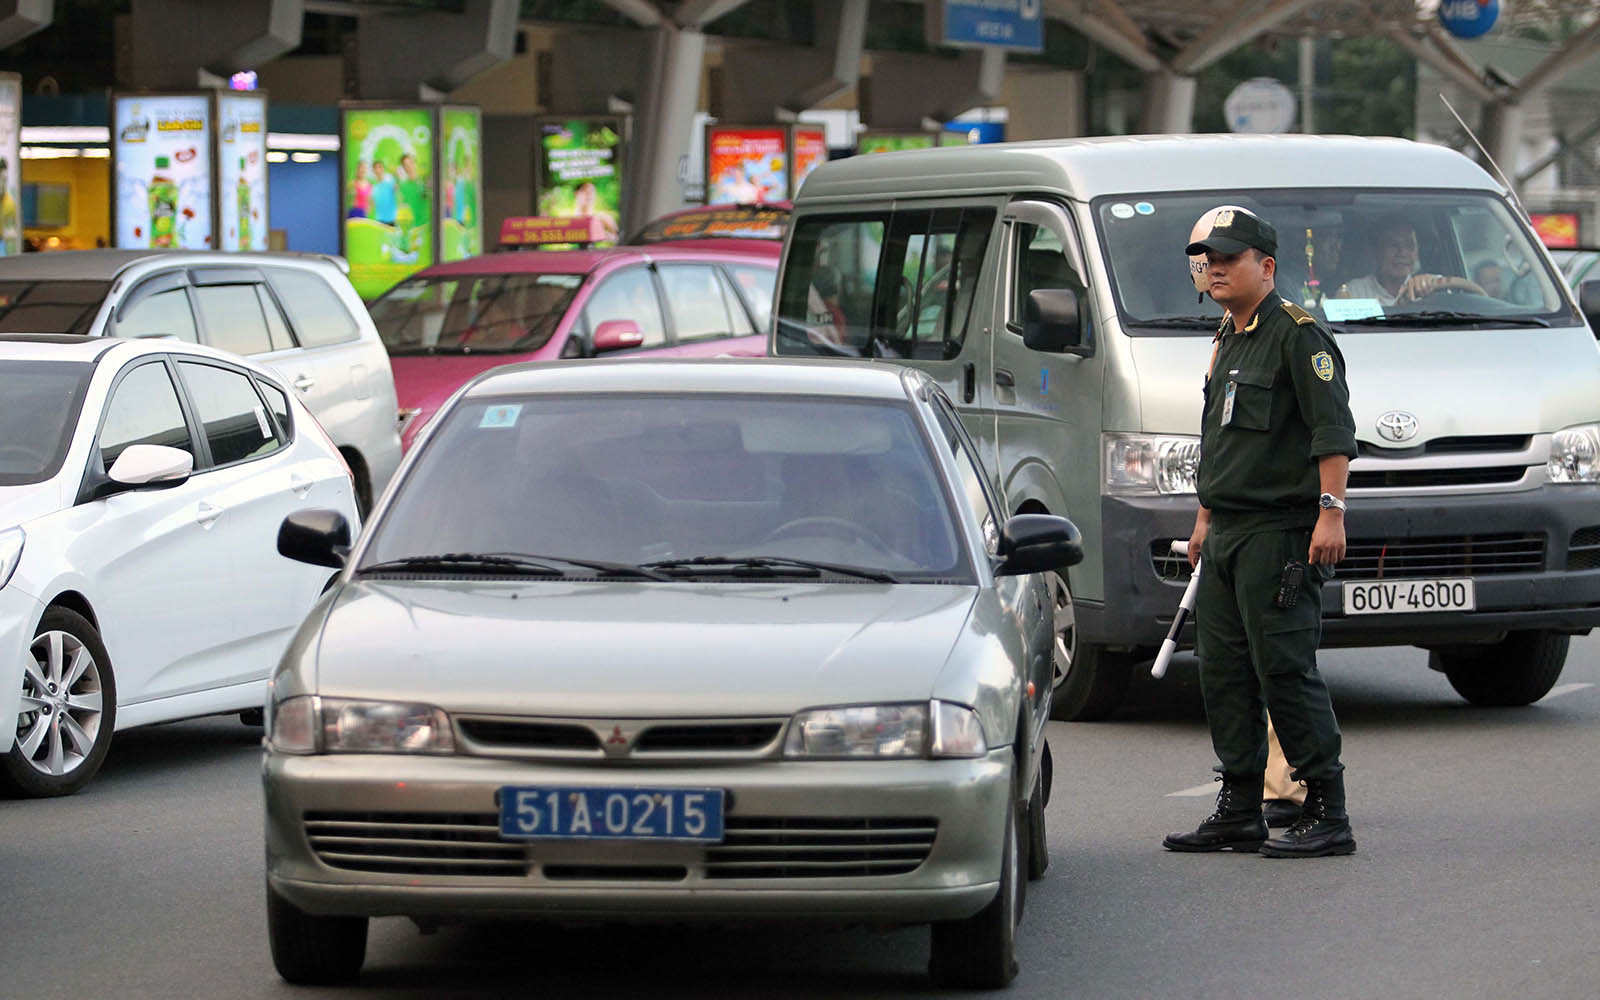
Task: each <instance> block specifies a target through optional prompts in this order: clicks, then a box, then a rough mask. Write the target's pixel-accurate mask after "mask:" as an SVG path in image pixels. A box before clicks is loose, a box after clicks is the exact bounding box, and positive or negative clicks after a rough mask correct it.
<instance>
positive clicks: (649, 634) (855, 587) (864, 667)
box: [315, 580, 977, 717]
mask: <svg viewBox="0 0 1600 1000" xmlns="http://www.w3.org/2000/svg"><path fill="white" fill-rule="evenodd" d="M976 594H977V589H976V588H975V587H972V586H961V585H941V584H917V585H913V584H904V585H880V584H838V583H832V584H827V583H812V582H804V583H760V584H725V583H724V584H713V583H666V584H664V583H649V582H645V583H636V582H631V581H628V582H606V583H594V582H535V583H527V582H520V581H519V582H482V583H480V582H461V581H428V582H395V581H359V580H358V581H355V582H352V583H350V584H347V585H345V587H344V588H343V590H342V591H341V592H340V593H339V595H338V597H337V599H336V600H335V601H333V602H332V604H331V605H330V607H329V610H328V611H327V613H326V618H325V621H324V623H323V629H322V635H321V638H320V643H319V647H318V650H317V656H316V663H317V672H318V676H317V678H316V682H315V683H316V690H317V692H318V693H320V694H323V695H328V696H335V697H341V696H347V697H373V698H385V699H387V698H392V699H395V700H401V701H421V702H427V703H431V704H435V705H439V706H441V707H444V708H446V709H448V710H450V711H457V712H460V711H466V712H494V713H506V714H512V715H545V716H578V717H594V716H617V717H637V716H646V715H668V716H740V715H745V716H750V715H775V716H776V715H788V714H790V713H792V712H794V711H795V710H797V709H799V708H804V707H807V706H815V705H834V704H851V703H868V702H884V701H918V700H922V699H925V698H928V697H930V696H931V694H932V691H933V687H934V683H935V681H936V680H937V679H938V677H939V674H940V671H941V669H942V668H943V666H944V664H945V661H946V659H947V658H948V657H949V655H950V651H951V649H952V647H953V646H954V644H955V642H956V640H957V638H959V637H960V635H961V633H962V629H963V628H964V627H965V623H966V621H967V618H968V614H969V612H970V610H971V607H972V604H973V600H974V598H975V596H976Z"/></svg>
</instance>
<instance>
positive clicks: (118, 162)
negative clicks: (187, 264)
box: [111, 93, 215, 250]
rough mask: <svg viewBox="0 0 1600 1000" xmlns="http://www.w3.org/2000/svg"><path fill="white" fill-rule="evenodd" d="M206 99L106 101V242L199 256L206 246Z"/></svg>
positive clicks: (130, 97) (208, 119) (208, 116)
mask: <svg viewBox="0 0 1600 1000" xmlns="http://www.w3.org/2000/svg"><path fill="white" fill-rule="evenodd" d="M211 102H212V95H211V94H210V93H200V94H119V95H116V96H115V97H114V98H113V99H112V110H111V157H112V163H113V174H114V176H115V182H114V191H113V194H112V196H111V216H112V222H111V231H112V242H113V243H115V244H116V245H117V246H118V247H122V248H124V249H129V250H135V249H141V248H149V247H183V248H185V249H188V250H206V249H210V248H211V247H212V246H213V245H214V242H215V241H214V240H213V239H212V230H211V225H212V204H211V199H212V173H213V172H212V160H211V146H212V135H211V127H212V117H211V112H212V106H211Z"/></svg>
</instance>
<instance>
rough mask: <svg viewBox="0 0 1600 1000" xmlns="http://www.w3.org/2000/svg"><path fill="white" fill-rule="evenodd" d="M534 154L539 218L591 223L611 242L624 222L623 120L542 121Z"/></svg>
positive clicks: (539, 122)
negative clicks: (597, 226)
mask: <svg viewBox="0 0 1600 1000" xmlns="http://www.w3.org/2000/svg"><path fill="white" fill-rule="evenodd" d="M536 128H537V137H536V138H537V143H538V146H537V148H536V149H535V150H534V154H535V156H536V158H537V159H536V164H537V167H538V172H537V176H536V181H537V184H538V190H537V195H538V214H539V215H541V216H545V217H555V218H563V219H569V218H591V219H595V220H596V221H597V222H598V223H599V227H600V231H601V232H603V233H605V234H606V236H607V240H606V241H605V242H612V241H615V240H617V239H618V238H619V237H620V235H621V234H620V230H619V225H620V221H619V220H620V219H621V218H622V149H623V138H622V134H623V120H622V119H621V118H618V117H612V116H601V117H595V118H565V117H563V118H540V119H539V120H538V122H537V125H536Z"/></svg>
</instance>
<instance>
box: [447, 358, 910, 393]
mask: <svg viewBox="0 0 1600 1000" xmlns="http://www.w3.org/2000/svg"><path fill="white" fill-rule="evenodd" d="M928 381H929V379H928V377H927V376H926V375H924V374H923V373H921V372H918V371H915V370H913V369H910V368H902V367H899V366H897V365H892V364H885V363H883V362H881V361H831V360H830V361H816V360H811V359H805V358H738V359H726V358H674V359H670V360H658V359H649V358H639V359H631V358H591V359H587V360H567V361H543V362H530V363H527V364H520V365H507V366H505V367H503V368H497V369H494V370H493V371H491V372H488V373H486V374H484V375H482V376H479V378H478V379H477V380H475V381H474V382H473V383H472V385H471V386H470V388H469V389H468V390H467V391H466V393H465V396H466V397H467V398H482V397H492V396H501V395H525V394H530V393H608V392H618V393H657V392H663V393H667V394H671V395H691V394H698V393H708V394H712V393H731V394H736V395H774V396H793V395H803V396H804V395H808V396H851V397H856V398H861V399H883V400H899V401H904V400H905V398H906V396H907V393H908V392H910V391H911V389H912V387H913V386H917V385H921V384H923V383H926V382H928Z"/></svg>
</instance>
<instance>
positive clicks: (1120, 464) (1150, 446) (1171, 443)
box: [1102, 434, 1200, 496]
mask: <svg viewBox="0 0 1600 1000" xmlns="http://www.w3.org/2000/svg"><path fill="white" fill-rule="evenodd" d="M1102 443H1103V444H1104V448H1103V450H1102V453H1103V454H1104V456H1105V477H1106V479H1105V482H1106V492H1107V493H1109V494H1111V495H1113V496H1169V495H1178V494H1185V493H1194V492H1195V477H1196V475H1197V474H1198V473H1199V471H1200V439H1199V438H1197V437H1177V436H1160V435H1151V434H1107V435H1104V437H1103V439H1102Z"/></svg>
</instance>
